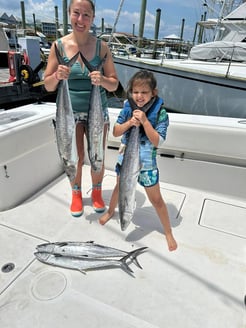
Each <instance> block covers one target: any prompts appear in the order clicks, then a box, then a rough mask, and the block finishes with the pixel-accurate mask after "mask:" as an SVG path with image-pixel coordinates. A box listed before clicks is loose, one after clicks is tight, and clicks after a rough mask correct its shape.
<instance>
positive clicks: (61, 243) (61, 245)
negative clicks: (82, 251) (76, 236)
mask: <svg viewBox="0 0 246 328" xmlns="http://www.w3.org/2000/svg"><path fill="white" fill-rule="evenodd" d="M55 245H57V246H59V247H63V246H67V245H68V243H67V242H66V241H58V242H56V243H55Z"/></svg>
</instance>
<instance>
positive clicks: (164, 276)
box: [0, 138, 246, 328]
mask: <svg viewBox="0 0 246 328" xmlns="http://www.w3.org/2000/svg"><path fill="white" fill-rule="evenodd" d="M109 141H110V138H109ZM106 156H107V163H106V165H107V168H108V169H107V170H106V172H105V178H104V182H103V195H104V199H105V201H106V204H108V203H109V199H110V196H111V192H112V189H113V187H114V184H115V173H114V171H112V170H111V169H110V166H112V167H113V164H114V163H115V158H116V156H117V150H114V149H108V151H107V153H106ZM191 162H192V163H193V164H191ZM45 163H47V165H48V162H47V160H46V162H45ZM195 164H196V165H198V168H200V170H199V169H198V171H197V172H195V169H194V167H195V166H194V165H195ZM199 165H200V166H199ZM206 165H207V166H209V167H210V169H211V167H212V165H214V164H212V163H211V164H209V163H206ZM207 166H206V167H207ZM215 166H216V167H217V171H216V172H217V173H218V176H219V172H221V171H223V170H224V171H223V172H224V173H225V176H224V177H225V179H224V182H223V185H222V186H221V187H220V186H217V187H218V189H220V191H219V192H215V190H209V188H207V189H206V188H205V190H204V189H203V188H200V187H198V186H199V181H198V180H199V177H201V179H203V178H204V179H205V180H209V179H210V177H209V175H208V174H211V170H210V169H208V170H207V171H206V169H205V163H204V162H203V163H202V162H201V161H198V160H197V161H196V160H190V159H185V158H184V159H180V158H170V157H161V158H160V169H161V170H162V171H163V172H164V171H165V170H166V171H167V173H168V175H169V174H170V177H172V174H173V176H174V175H175V172H176V173H177V176H178V177H180V181H181V182H182V181H183V180H185V177H187V179H186V181H187V180H189V179H191V177H192V175H193V173H194V179H193V180H196V181H192V179H191V181H190V182H191V183H190V186H189V187H188V186H185V183H181V184H177V183H176V182H175V183H171V182H170V181H169V182H168V183H167V182H163V181H164V179H162V182H161V191H162V194H163V197H164V198H165V200H166V203H167V206H168V211H169V215H170V220H171V225H172V228H173V233H174V236H175V238H176V239H177V242H178V245H179V247H178V250H177V251H175V252H169V251H168V250H167V245H166V241H165V237H164V235H163V233H162V228H161V225H160V222H159V219H158V217H157V215H156V213H155V211H154V209H153V208H152V206H151V205H150V203H149V201H148V199H147V198H146V195H145V193H144V191H143V189H142V188H141V187H140V186H138V187H137V208H136V213H135V216H134V218H133V221H132V223H131V224H130V225H129V227H128V228H127V230H126V231H124V232H122V231H121V230H120V224H119V219H118V215H117V212H116V214H115V217H114V218H112V219H111V220H110V221H109V222H108V223H107V224H106V225H105V226H101V225H100V224H99V222H98V219H99V217H100V214H96V213H94V211H93V209H92V207H91V200H90V187H91V181H90V178H89V175H90V174H89V171H90V170H89V166H87V165H85V166H84V173H83V177H85V180H84V181H83V195H84V214H83V216H82V217H80V218H72V217H71V216H70V213H69V205H70V187H69V182H68V180H67V178H66V176H65V175H64V174H62V175H61V176H59V177H58V178H57V179H54V180H53V181H52V182H51V183H50V184H47V185H46V186H45V187H44V188H42V189H41V190H39V191H38V192H37V193H35V194H33V196H32V197H31V198H28V199H27V200H26V201H25V202H23V203H22V204H20V205H19V206H16V207H14V208H11V209H8V210H5V211H2V212H0V236H1V238H0V249H1V253H0V267H1V271H0V326H1V327H2V328H19V327H25V328H29V327H30V328H31V327H35V328H39V327H40V328H43V327H45V328H51V327H62V328H63V327H64V328H65V327H73V328H78V327H80V328H81V327H86V328H96V327H97V328H98V327H104V328H111V327H118V328H130V327H139V328H154V327H155V328H157V327H159V328H163V327H169V328H184V327H187V328H197V327H201V328H245V327H246V317H245V294H246V280H245V273H246V264H245V259H246V243H245V238H246V220H245V218H246V202H245V193H244V191H245V177H246V173H245V167H240V168H238V170H237V168H235V170H234V171H233V172H234V173H235V177H236V179H239V177H241V179H242V183H241V185H239V187H238V189H239V191H240V192H241V193H240V192H238V194H237V193H235V194H234V190H235V186H232V192H231V193H230V185H231V181H233V177H232V176H231V175H230V174H229V173H230V172H232V171H231V170H232V168H233V167H232V165H228V166H227V165H222V164H216V165H215ZM0 168H1V170H2V169H3V168H2V166H1V167H0ZM172 170H173V172H172ZM227 173H228V176H227V177H226V174H227ZM20 174H21V172H20ZM182 176H183V178H182ZM0 177H1V183H2V181H3V178H2V177H3V174H2V173H1V176H0ZM219 179H220V178H219ZM213 180H214V184H212V185H217V183H216V182H218V181H220V180H217V178H216V174H214V175H213ZM237 181H238V180H237ZM26 183H30V181H28V179H27V181H26ZM193 183H194V184H195V185H196V187H195V188H194V187H193V186H192V185H193ZM232 185H233V183H232ZM16 187H18V186H16ZM223 189H224V192H222V190H223ZM9 197H11V193H9ZM89 240H94V241H95V242H97V243H100V244H103V245H106V246H111V247H115V248H119V249H122V250H125V251H131V250H134V249H136V248H138V247H142V246H147V247H148V249H147V251H146V252H144V253H143V254H141V255H139V257H138V260H139V262H140V264H141V265H142V267H143V269H142V270H141V269H140V268H138V267H137V266H135V264H134V263H131V264H130V267H131V269H132V270H133V271H134V275H133V276H131V275H129V274H127V273H126V272H125V271H123V270H122V269H121V268H115V269H105V270H96V271H90V272H88V273H87V274H86V275H84V274H82V273H80V272H79V271H73V270H68V269H62V268H58V267H52V266H48V265H45V264H43V263H41V262H39V261H38V260H36V259H35V256H34V252H35V247H36V246H37V245H38V244H40V243H43V242H47V241H51V242H55V241H89ZM12 265H13V270H11V268H12ZM8 269H9V270H10V271H9V272H4V271H8Z"/></svg>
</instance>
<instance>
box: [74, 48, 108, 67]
mask: <svg viewBox="0 0 246 328" xmlns="http://www.w3.org/2000/svg"><path fill="white" fill-rule="evenodd" d="M80 57H81V59H82V60H83V62H84V64H85V66H86V67H87V68H88V70H89V71H90V72H92V71H95V70H99V69H100V68H101V67H102V65H103V63H104V62H105V60H106V57H107V54H106V55H105V56H104V57H103V59H102V60H101V62H100V64H99V65H97V66H93V65H91V64H90V63H89V62H88V60H87V59H86V58H85V56H84V55H83V54H82V52H81V51H80Z"/></svg>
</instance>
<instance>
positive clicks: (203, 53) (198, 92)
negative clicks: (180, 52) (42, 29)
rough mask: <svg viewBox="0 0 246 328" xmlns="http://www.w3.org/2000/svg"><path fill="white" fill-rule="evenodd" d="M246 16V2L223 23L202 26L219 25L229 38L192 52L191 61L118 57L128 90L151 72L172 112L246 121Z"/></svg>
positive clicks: (168, 108)
mask: <svg viewBox="0 0 246 328" xmlns="http://www.w3.org/2000/svg"><path fill="white" fill-rule="evenodd" d="M228 2H229V1H228ZM225 3H226V2H225ZM225 3H224V2H223V4H222V5H223V6H224V5H225ZM245 10H246V3H245V2H244V3H242V4H241V5H240V6H239V7H238V8H236V9H235V10H234V11H232V12H231V13H229V14H227V15H226V16H223V19H221V20H220V21H219V23H217V21H218V20H217V21H214V22H211V21H209V20H207V21H205V22H203V21H202V22H200V23H201V24H203V25H204V27H206V26H208V27H210V28H211V25H212V24H213V26H214V28H216V27H217V24H219V27H220V29H221V30H223V32H224V33H223V34H222V35H219V36H218V39H217V40H215V41H213V42H209V43H204V44H199V45H196V46H194V47H192V48H191V50H190V55H189V58H188V59H167V58H165V57H163V58H159V59H147V58H144V57H141V56H139V57H138V56H136V55H133V54H127V55H125V56H122V55H115V56H114V63H115V66H116V69H117V72H118V76H119V80H120V82H121V84H122V86H123V88H126V85H127V81H128V78H129V75H131V74H134V73H135V72H136V71H137V70H139V69H148V70H150V71H152V72H153V73H154V74H155V76H156V78H157V81H158V90H159V94H160V96H161V97H162V98H163V99H164V100H165V106H166V108H167V110H168V111H171V112H179V113H186V114H195V115H212V116H221V117H235V118H236V117H238V118H239V117H240V118H245V117H246V108H245V104H244V102H245V101H244V99H245V91H246V73H245V72H246V64H245V62H246V48H245V35H246V30H245ZM206 23H207V25H206Z"/></svg>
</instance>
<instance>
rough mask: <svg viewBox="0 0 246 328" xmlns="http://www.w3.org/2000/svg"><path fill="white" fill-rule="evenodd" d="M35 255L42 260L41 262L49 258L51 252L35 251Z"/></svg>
mask: <svg viewBox="0 0 246 328" xmlns="http://www.w3.org/2000/svg"><path fill="white" fill-rule="evenodd" d="M34 255H35V256H36V258H37V259H38V260H39V261H41V262H45V261H47V260H48V258H49V256H50V254H49V253H45V252H35V253H34Z"/></svg>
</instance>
